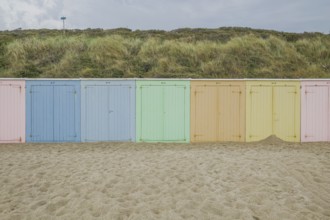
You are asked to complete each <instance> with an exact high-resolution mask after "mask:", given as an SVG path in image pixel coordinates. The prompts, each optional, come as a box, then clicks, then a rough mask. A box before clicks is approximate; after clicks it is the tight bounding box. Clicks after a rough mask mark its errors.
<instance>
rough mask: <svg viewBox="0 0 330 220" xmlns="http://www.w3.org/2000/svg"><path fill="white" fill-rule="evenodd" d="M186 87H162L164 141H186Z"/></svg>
mask: <svg viewBox="0 0 330 220" xmlns="http://www.w3.org/2000/svg"><path fill="white" fill-rule="evenodd" d="M186 89H187V88H186V86H164V87H163V93H164V103H163V105H164V139H163V140H164V141H186V138H187V137H186V136H185V134H186V131H185V124H186V123H185V120H186V117H185V112H186V108H187V106H186V100H185V90H186Z"/></svg>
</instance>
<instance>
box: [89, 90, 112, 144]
mask: <svg viewBox="0 0 330 220" xmlns="http://www.w3.org/2000/svg"><path fill="white" fill-rule="evenodd" d="M84 91H85V99H86V100H85V106H83V108H85V115H84V116H85V119H84V122H85V125H84V126H85V135H84V136H85V140H84V141H107V140H109V119H108V118H109V113H108V105H109V103H108V87H107V86H86V87H85V90H84Z"/></svg>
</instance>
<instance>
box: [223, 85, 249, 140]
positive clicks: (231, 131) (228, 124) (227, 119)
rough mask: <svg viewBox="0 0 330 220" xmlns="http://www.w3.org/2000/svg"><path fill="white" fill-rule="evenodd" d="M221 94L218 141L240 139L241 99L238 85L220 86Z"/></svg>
mask: <svg viewBox="0 0 330 220" xmlns="http://www.w3.org/2000/svg"><path fill="white" fill-rule="evenodd" d="M218 94H219V98H218V99H219V100H218V103H219V106H218V109H219V120H218V123H219V130H218V131H219V137H218V141H240V140H241V135H243V134H240V130H241V129H240V127H241V126H240V111H241V108H242V107H241V106H240V103H241V101H240V99H241V91H240V88H239V87H238V86H220V87H218Z"/></svg>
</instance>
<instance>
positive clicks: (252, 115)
mask: <svg viewBox="0 0 330 220" xmlns="http://www.w3.org/2000/svg"><path fill="white" fill-rule="evenodd" d="M248 96H250V97H249V102H250V103H248V108H249V109H248V112H247V115H246V117H247V119H248V121H247V126H248V129H247V140H248V141H258V140H262V139H265V138H267V137H268V136H271V135H275V136H277V137H278V138H280V139H282V140H285V141H291V142H299V141H300V104H299V103H300V102H299V100H300V92H299V91H298V88H297V86H295V85H292V86H290V85H283V86H282V85H252V86H251V87H250V90H248Z"/></svg>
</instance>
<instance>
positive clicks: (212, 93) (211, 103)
mask: <svg viewBox="0 0 330 220" xmlns="http://www.w3.org/2000/svg"><path fill="white" fill-rule="evenodd" d="M192 95H194V96H195V105H194V106H192V108H195V109H194V110H195V111H194V112H195V115H194V117H195V118H194V119H193V120H194V122H195V124H194V131H195V132H194V134H192V139H193V141H196V142H202V141H217V139H218V138H217V130H218V127H217V87H215V86H200V87H197V88H196V90H195V91H193V94H192Z"/></svg>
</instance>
